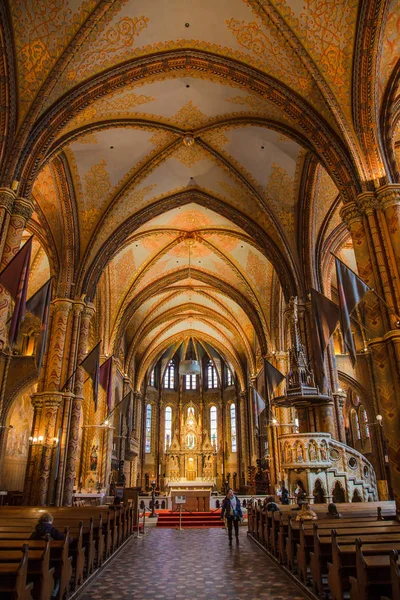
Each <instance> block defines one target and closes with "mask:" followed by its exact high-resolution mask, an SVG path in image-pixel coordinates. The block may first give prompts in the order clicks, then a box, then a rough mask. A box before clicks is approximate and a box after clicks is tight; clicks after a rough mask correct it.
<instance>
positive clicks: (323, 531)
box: [297, 519, 400, 583]
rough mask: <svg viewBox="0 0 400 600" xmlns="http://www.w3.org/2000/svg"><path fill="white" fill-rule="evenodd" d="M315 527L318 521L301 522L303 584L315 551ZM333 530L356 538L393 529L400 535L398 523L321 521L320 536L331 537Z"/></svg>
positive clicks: (299, 562) (299, 546) (299, 547)
mask: <svg viewBox="0 0 400 600" xmlns="http://www.w3.org/2000/svg"><path fill="white" fill-rule="evenodd" d="M315 525H317V527H318V524H317V522H316V521H305V522H302V521H300V526H299V534H300V539H299V543H298V544H297V570H298V573H299V577H300V580H301V581H302V582H303V583H307V576H308V565H309V563H310V553H311V552H312V551H313V550H314V542H315ZM350 525H351V526H350ZM333 528H334V529H335V531H336V532H338V534H339V535H340V534H341V533H343V532H344V533H346V534H347V535H350V534H351V535H352V534H354V538H355V537H357V536H358V534H359V533H362V534H366V533H368V532H371V533H374V531H376V532H377V533H378V534H382V533H386V532H392V529H391V528H394V530H397V531H398V532H399V533H400V527H399V524H398V523H397V521H367V520H364V519H361V520H352V521H351V522H350V523H349V521H347V522H346V521H340V522H338V521H337V520H336V521H335V520H332V521H328V522H326V521H321V522H320V524H319V527H318V529H319V534H320V535H321V536H323V535H329V533H330V532H332V529H333ZM314 560H315V559H314Z"/></svg>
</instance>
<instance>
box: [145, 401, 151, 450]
mask: <svg viewBox="0 0 400 600" xmlns="http://www.w3.org/2000/svg"><path fill="white" fill-rule="evenodd" d="M150 451H151V404H148V405H147V406H146V446H145V452H146V454H150Z"/></svg>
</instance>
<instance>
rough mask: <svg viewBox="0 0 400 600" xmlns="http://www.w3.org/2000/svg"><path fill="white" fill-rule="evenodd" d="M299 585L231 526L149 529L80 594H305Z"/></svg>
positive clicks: (296, 599)
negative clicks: (234, 537) (235, 536)
mask: <svg viewBox="0 0 400 600" xmlns="http://www.w3.org/2000/svg"><path fill="white" fill-rule="evenodd" d="M304 597H305V596H302V595H301V594H300V592H299V590H298V589H297V587H296V586H295V585H294V584H293V583H292V582H291V581H290V580H289V579H288V578H287V577H286V575H284V574H283V573H282V571H281V570H280V569H279V568H278V567H277V566H275V565H274V564H273V562H272V561H271V560H270V559H269V558H267V557H266V555H265V554H264V553H263V552H262V551H261V550H259V549H258V548H257V547H256V546H255V544H253V543H252V542H251V541H250V540H249V539H248V538H247V527H241V528H240V544H239V546H236V544H235V543H234V544H233V546H228V535H227V532H226V530H225V529H188V530H184V531H183V532H181V531H178V530H175V529H165V530H160V529H157V528H152V529H150V530H148V533H146V535H145V537H144V539H137V538H134V539H131V540H130V541H129V542H128V543H127V544H126V545H125V547H124V548H123V549H122V550H121V551H120V552H119V554H118V555H117V556H116V557H115V558H114V559H113V560H112V561H111V563H110V565H109V566H108V567H107V568H105V569H104V571H103V573H101V574H100V575H99V576H98V577H97V578H96V580H95V581H94V583H93V584H92V585H91V586H90V587H89V588H88V589H87V590H86V591H85V593H84V594H83V595H82V596H80V600H112V599H113V598H132V599H134V598H140V599H141V600H156V599H160V600H161V599H162V600H188V599H189V598H194V599H196V600H205V599H206V598H207V599H211V598H212V599H213V600H227V599H228V598H231V599H232V600H272V599H274V600H286V599H289V598H290V599H291V600H302V599H303V598H304Z"/></svg>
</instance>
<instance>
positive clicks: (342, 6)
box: [245, 0, 359, 117]
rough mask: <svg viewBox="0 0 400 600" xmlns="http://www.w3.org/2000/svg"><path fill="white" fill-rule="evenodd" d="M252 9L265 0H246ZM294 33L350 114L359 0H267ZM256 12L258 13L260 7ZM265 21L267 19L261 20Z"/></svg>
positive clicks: (262, 3) (265, 2)
mask: <svg viewBox="0 0 400 600" xmlns="http://www.w3.org/2000/svg"><path fill="white" fill-rule="evenodd" d="M245 1H246V3H247V4H248V5H249V6H251V7H252V8H254V9H255V10H256V9H257V8H258V9H259V6H260V5H261V6H263V5H264V4H267V0H245ZM269 2H272V3H273V4H274V5H275V7H276V8H277V9H278V11H279V12H280V14H281V15H282V17H283V18H284V19H285V21H286V22H287V23H288V25H289V26H290V28H291V29H292V30H293V31H294V32H295V34H296V36H297V38H298V39H299V40H300V42H301V44H302V45H303V46H304V48H305V49H306V50H307V52H308V53H309V55H310V56H311V58H312V59H313V60H314V61H315V63H316V64H317V66H318V69H319V71H320V72H321V74H322V75H323V77H324V78H325V80H326V82H327V83H328V85H329V86H330V88H331V90H332V91H333V93H334V94H335V96H336V98H337V99H338V100H339V101H340V103H341V106H342V108H344V109H345V110H346V113H347V114H346V116H347V117H351V112H350V111H351V83H352V61H353V46H354V37H355V33H356V27H357V13H358V5H359V0H325V1H324V2H321V1H320V0H303V3H302V7H301V8H299V3H295V2H293V0H268V3H269ZM257 14H258V15H260V12H259V10H258V11H257ZM264 22H265V23H266V24H267V19H265V21H264Z"/></svg>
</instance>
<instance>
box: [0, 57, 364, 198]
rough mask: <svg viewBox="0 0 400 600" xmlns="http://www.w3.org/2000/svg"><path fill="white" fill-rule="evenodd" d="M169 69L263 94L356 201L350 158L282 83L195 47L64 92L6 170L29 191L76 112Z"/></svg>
mask: <svg viewBox="0 0 400 600" xmlns="http://www.w3.org/2000/svg"><path fill="white" fill-rule="evenodd" d="M171 68H173V69H174V70H177V69H183V70H185V72H186V73H187V72H188V69H189V70H190V69H195V70H197V69H199V70H201V71H205V70H210V72H212V73H213V74H214V75H218V76H220V77H222V78H223V79H231V78H233V79H234V80H235V81H236V82H237V81H239V82H241V83H242V85H243V86H245V87H248V88H249V89H250V90H252V91H253V92H255V93H257V94H259V95H261V96H264V97H266V98H267V99H268V100H270V101H271V102H272V103H273V104H275V105H276V106H277V107H278V108H280V109H281V110H283V111H284V112H285V113H286V115H287V116H289V118H291V119H292V120H293V121H294V122H296V123H297V124H298V125H299V126H300V128H301V129H302V130H303V132H304V135H305V136H306V137H307V138H308V139H309V140H310V141H311V143H312V144H313V148H314V150H315V152H316V153H317V154H318V155H319V156H320V157H321V159H322V160H324V161H325V164H326V165H327V166H328V168H329V172H330V174H331V176H332V178H333V179H334V181H335V183H336V185H337V186H338V188H339V189H341V190H342V191H343V194H344V197H345V198H346V200H348V201H350V200H354V199H355V197H356V196H357V193H358V191H359V190H360V183H359V177H358V175H357V170H356V168H355V165H354V158H352V157H351V154H349V153H348V150H347V149H346V146H345V144H343V142H342V140H340V138H339V136H338V135H337V134H336V133H335V132H334V131H333V130H332V128H331V127H330V126H329V125H328V124H327V123H326V122H325V120H324V119H323V117H321V115H319V114H318V113H317V112H316V111H315V110H314V109H312V108H311V107H310V105H309V104H308V103H307V102H306V101H305V100H303V99H302V98H301V97H300V96H299V95H298V94H297V93H296V92H294V91H293V90H291V89H290V88H288V87H287V86H285V85H283V84H282V83H281V82H279V81H277V80H276V79H274V78H273V77H270V76H268V75H266V74H264V73H262V72H260V71H258V70H257V69H254V68H251V67H248V66H247V65H243V64H242V63H240V62H238V61H235V60H232V59H225V58H222V57H221V56H219V55H215V54H212V53H208V52H204V51H195V50H179V51H176V50H171V51H167V52H163V53H159V54H156V55H151V56H146V57H142V58H140V59H135V60H133V61H128V62H127V63H124V64H120V65H118V66H117V67H114V68H112V69H109V70H108V71H105V72H104V73H102V74H101V75H98V76H96V77H94V78H92V79H91V80H89V81H87V82H84V83H82V84H81V85H80V86H78V88H76V89H74V90H72V91H70V92H68V93H67V94H65V95H64V96H63V97H62V98H61V99H60V100H59V101H58V102H57V103H56V104H55V105H54V106H52V107H51V108H50V109H49V110H48V111H46V113H45V114H44V115H43V116H41V117H40V119H39V120H38V121H37V122H36V123H35V125H34V127H33V128H32V130H31V131H30V132H29V134H30V135H29V139H24V138H21V140H20V142H21V144H20V148H19V150H17V149H15V151H14V156H13V161H14V162H13V165H12V167H10V170H12V171H13V172H15V176H16V177H18V178H19V179H20V180H21V182H22V191H23V192H24V193H29V188H30V187H31V185H32V180H33V179H34V178H35V176H36V172H37V169H38V168H39V167H40V161H41V157H42V156H44V154H45V152H46V151H47V149H48V147H49V146H50V144H51V143H52V140H53V139H54V136H55V135H56V133H57V132H58V131H60V130H61V129H62V128H63V127H64V126H65V125H66V124H67V122H68V120H69V119H70V118H72V117H73V116H74V114H76V113H77V112H78V111H79V110H82V109H83V108H85V107H86V106H89V105H90V103H91V101H93V100H95V99H97V98H100V97H102V96H104V95H105V94H107V93H110V92H112V91H113V90H114V89H119V88H120V87H121V86H123V85H124V83H128V82H129V83H132V82H134V81H139V80H142V79H145V78H146V76H147V75H148V74H149V73H152V75H155V74H157V73H163V72H166V71H168V70H169V69H171Z"/></svg>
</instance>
